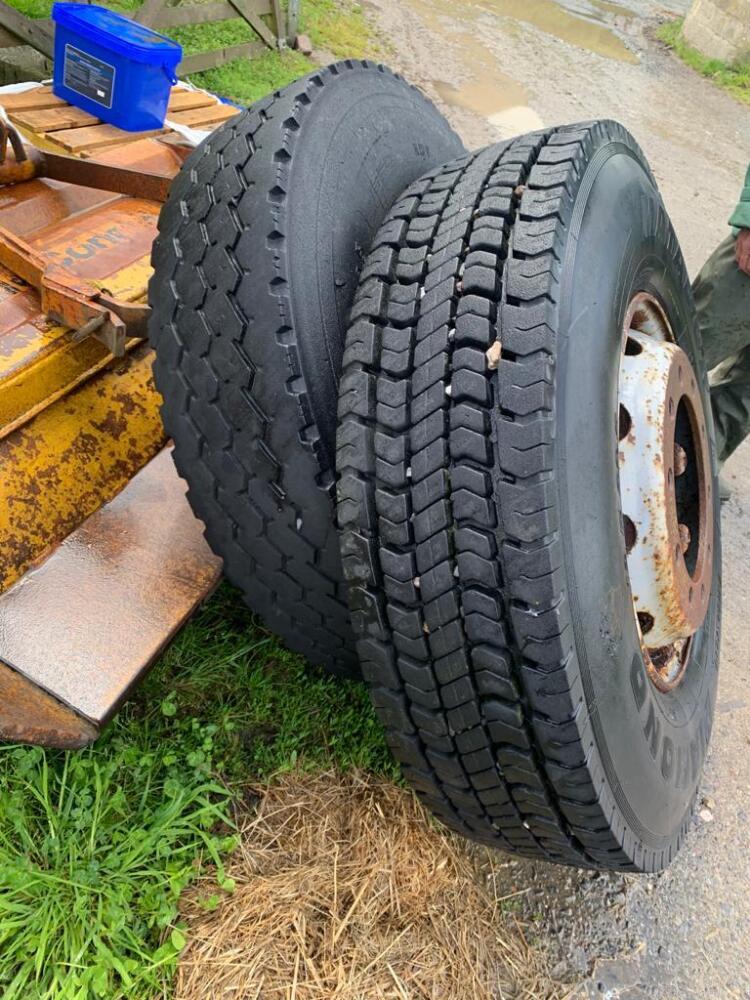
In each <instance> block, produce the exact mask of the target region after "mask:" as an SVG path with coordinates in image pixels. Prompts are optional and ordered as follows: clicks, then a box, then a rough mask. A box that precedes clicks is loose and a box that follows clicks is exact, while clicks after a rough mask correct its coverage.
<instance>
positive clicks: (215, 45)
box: [10, 0, 380, 104]
mask: <svg viewBox="0 0 750 1000" xmlns="http://www.w3.org/2000/svg"><path fill="white" fill-rule="evenodd" d="M10 2H11V4H12V6H13V7H15V8H16V9H17V10H20V11H21V12H22V13H24V14H27V15H29V16H30V17H49V16H50V11H51V9H52V0H10ZM99 2H101V0H99ZM198 2H199V3H200V2H205V0H198ZM104 6H106V7H110V8H112V10H118V11H122V12H123V13H132V11H134V10H137V9H138V7H140V6H141V0H109V2H107V3H105V4H104ZM299 30H300V31H301V32H304V33H305V34H307V35H309V36H310V39H311V41H312V43H313V45H314V46H315V48H316V49H321V50H324V51H326V52H330V53H331V55H332V56H334V57H335V58H337V59H343V58H351V59H363V58H365V57H370V58H377V57H378V55H379V54H380V48H379V46H378V44H377V42H376V41H375V39H374V38H373V35H372V32H371V30H370V27H369V25H368V24H367V21H366V20H365V16H364V14H363V12H362V7H361V5H360V4H359V3H357V2H354V0H302V3H301V13H300V24H299ZM166 33H167V34H169V35H170V36H171V37H172V38H174V39H175V41H178V42H179V43H180V45H182V48H183V50H184V52H185V55H193V54H195V53H198V52H208V51H211V50H213V49H219V48H226V47H228V46H230V45H239V44H241V43H243V42H249V41H256V40H257V37H258V36H257V35H256V34H255V32H254V31H253V30H252V28H250V26H249V25H248V24H247V23H246V22H245V21H243V20H240V19H239V18H236V19H234V20H230V21H217V22H216V23H214V24H195V25H188V26H185V27H179V28H172V29H169V30H168V31H167V32H166ZM314 68H315V67H314V65H313V64H312V63H311V62H310V60H309V59H307V58H306V57H305V56H303V55H301V54H300V53H299V52H295V51H284V52H272V51H271V50H270V49H269V50H268V51H267V52H263V53H262V54H261V55H259V56H256V57H255V58H254V59H232V60H230V61H228V62H225V63H222V64H221V65H219V66H217V67H215V68H214V69H210V70H204V71H203V72H202V73H194V74H192V76H191V77H190V79H191V81H192V82H193V83H194V84H195V85H196V86H198V87H203V88H204V89H205V90H210V91H212V92H213V93H215V94H219V95H220V96H221V97H228V98H229V99H230V100H233V101H236V102H237V103H238V104H251V103H252V102H253V101H257V100H258V99H259V98H261V97H263V96H265V95H266V94H268V93H270V92H271V91H273V90H278V89H279V88H280V87H285V86H286V85H287V84H288V83H291V82H292V81H293V80H296V79H298V78H299V77H300V76H304V75H305V74H306V73H309V72H311V71H312V70H313V69H314Z"/></svg>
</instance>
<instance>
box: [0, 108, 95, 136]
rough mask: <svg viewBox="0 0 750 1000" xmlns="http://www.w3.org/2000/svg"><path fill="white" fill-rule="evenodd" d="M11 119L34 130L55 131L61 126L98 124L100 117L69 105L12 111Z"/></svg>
mask: <svg viewBox="0 0 750 1000" xmlns="http://www.w3.org/2000/svg"><path fill="white" fill-rule="evenodd" d="M13 120H14V121H16V122H18V124H19V125H25V126H26V128H30V129H31V130H32V131H34V132H55V131H57V130H58V129H62V128H80V127H83V126H84V125H99V124H100V122H101V119H100V118H97V117H96V116H95V115H90V114H89V113H88V111H82V110H81V109H80V108H74V107H71V106H67V107H62V108H45V109H44V110H42V111H36V110H32V111H23V110H21V111H14V113H13Z"/></svg>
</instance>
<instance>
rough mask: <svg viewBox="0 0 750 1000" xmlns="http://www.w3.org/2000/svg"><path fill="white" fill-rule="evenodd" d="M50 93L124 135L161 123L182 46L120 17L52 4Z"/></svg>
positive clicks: (84, 6)
mask: <svg viewBox="0 0 750 1000" xmlns="http://www.w3.org/2000/svg"><path fill="white" fill-rule="evenodd" d="M52 18H53V20H54V22H55V69H54V79H53V87H52V89H53V92H54V93H55V94H57V96H58V97H62V98H64V99H65V100H66V101H69V102H70V104H73V105H75V106H76V107H77V108H83V110H84V111H90V112H91V114H92V115H96V116H97V118H101V119H102V121H105V122H111V123H112V124H113V125H117V126H119V128H123V129H127V131H128V132H145V131H148V130H149V129H158V128H161V126H162V125H163V124H164V118H165V116H166V113H167V104H168V103H169V90H170V87H171V86H172V84H173V83H176V79H177V78H176V77H175V71H176V69H177V65H178V63H179V62H180V60H181V59H182V48H181V47H180V46H179V45H178V44H177V42H173V41H172V39H171V38H165V36H164V35H160V34H159V33H158V32H157V31H151V29H150V28H144V27H143V25H142V24H137V23H136V22H135V21H131V20H130V19H129V18H127V17H123V16H122V15H121V14H115V13H114V12H113V11H111V10H107V9H106V8H104V7H96V6H94V5H93V4H87V3H56V4H55V5H54V7H53V8H52Z"/></svg>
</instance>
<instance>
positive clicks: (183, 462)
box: [149, 60, 463, 676]
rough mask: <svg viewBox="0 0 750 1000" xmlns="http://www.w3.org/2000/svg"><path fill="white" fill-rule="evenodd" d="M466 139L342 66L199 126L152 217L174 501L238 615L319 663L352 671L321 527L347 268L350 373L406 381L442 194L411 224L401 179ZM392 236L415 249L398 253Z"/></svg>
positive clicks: (358, 430)
mask: <svg viewBox="0 0 750 1000" xmlns="http://www.w3.org/2000/svg"><path fill="white" fill-rule="evenodd" d="M321 119H322V120H324V121H325V122H326V124H325V126H324V127H321V125H320V122H321ZM331 123H333V124H334V125H335V126H336V128H335V129H333V127H332V124H331ZM334 132H335V137H334V138H332V134H333V133H334ZM462 148H463V147H462V146H461V143H460V141H459V139H458V137H457V136H456V135H455V133H453V131H452V130H451V129H450V127H449V125H448V124H447V122H446V121H445V120H444V119H443V117H442V116H441V115H440V114H439V113H438V112H437V110H436V109H435V108H434V107H433V106H432V105H431V104H430V102H429V101H428V100H427V99H426V98H425V97H424V96H423V95H422V94H420V93H419V91H418V90H416V89H415V88H413V87H410V86H409V85H408V84H406V83H405V82H404V81H402V80H401V79H400V78H399V77H397V76H395V75H394V74H393V73H391V72H390V71H389V70H387V69H386V68H385V67H383V66H378V65H375V64H373V63H370V62H361V61H353V60H348V61H346V62H341V63H338V64H336V65H334V66H330V67H328V68H326V69H321V70H318V71H316V72H314V73H312V74H311V75H310V76H308V77H305V78H304V79H302V80H298V81H296V82H295V83H292V84H290V85H289V86H288V87H286V88H284V89H283V90H280V91H278V92H276V93H275V94H272V95H270V96H269V97H267V98H265V99H263V100H262V101H259V102H258V103H257V104H255V105H253V107H252V108H251V109H250V110H248V111H246V112H245V113H244V114H240V115H238V116H237V117H235V118H232V119H231V120H230V121H229V122H227V123H226V124H225V125H223V126H222V127H221V128H219V129H217V130H216V131H215V132H214V133H212V134H211V136H210V137H209V138H208V139H206V141H205V142H204V143H202V144H201V145H200V146H199V147H198V148H197V149H196V150H195V151H194V152H193V153H192V154H191V155H190V156H189V157H188V159H187V160H186V162H185V164H184V166H183V169H182V170H181V171H180V173H179V175H178V176H177V177H176V178H175V181H174V183H173V185H172V188H171V191H170V196H169V200H168V201H167V203H166V205H165V206H164V209H163V211H162V213H161V217H160V221H159V236H158V238H157V240H156V242H155V244H154V249H153V265H154V276H153V279H152V281H151V285H150V293H149V297H150V302H151V307H152V318H151V325H150V337H151V342H152V345H153V346H154V348H155V351H156V362H155V365H154V374H155V379H156V383H157V386H158V388H159V390H160V392H161V394H162V397H163V400H164V404H163V409H162V413H163V418H164V423H165V426H166V429H167V432H168V434H169V435H170V436H171V437H172V438H173V439H174V442H175V448H174V457H175V462H176V464H177V468H178V470H179V472H180V474H181V475H182V476H183V477H184V478H185V479H186V480H187V481H188V484H189V499H190V502H191V504H192V506H193V509H194V510H195V512H196V514H197V515H198V516H199V517H200V518H201V519H202V520H203V522H204V523H205V526H206V537H207V539H208V542H209V544H210V545H211V547H212V548H213V549H214V551H215V552H217V553H218V554H219V555H220V556H222V558H223V560H224V570H225V573H226V575H227V577H228V578H229V579H230V580H231V581H232V582H233V583H234V584H236V585H237V586H238V587H239V588H240V589H241V590H242V591H243V593H244V596H245V598H246V600H247V603H248V604H249V605H250V607H251V608H253V610H255V611H256V612H258V614H259V615H260V616H261V617H262V618H263V619H264V621H265V623H266V624H267V625H268V627H269V628H270V629H271V630H273V631H274V632H276V633H277V634H278V635H279V636H280V637H281V638H282V639H283V640H284V641H285V642H286V643H287V644H288V645H289V646H290V647H291V648H292V649H294V650H296V651H298V652H300V653H303V654H304V655H305V656H306V657H307V658H308V659H309V660H310V661H311V662H313V663H315V664H319V665H321V666H323V667H325V668H326V669H328V670H330V671H332V672H334V673H339V674H343V675H355V676H356V675H357V674H358V673H359V666H358V661H357V657H356V655H355V653H354V648H353V640H352V636H351V631H350V626H349V620H348V619H349V615H348V609H347V605H346V598H345V592H344V583H343V573H342V566H341V557H340V553H339V546H338V539H337V534H336V529H335V523H334V521H335V518H334V468H333V459H334V450H335V443H334V438H335V414H336V402H335V401H336V398H337V394H336V388H337V381H338V376H339V371H340V365H341V358H342V351H343V350H344V344H343V341H344V333H345V324H346V322H347V314H348V312H349V307H350V305H351V303H352V299H353V297H354V292H355V288H356V286H357V280H358V277H359V276H361V291H360V295H359V297H358V298H357V302H356V303H355V305H354V309H353V310H352V314H351V318H352V321H353V323H354V324H355V326H356V332H354V333H353V334H352V336H351V338H350V340H349V343H348V345H347V346H346V349H345V352H344V353H345V354H346V358H345V361H346V364H347V366H351V365H355V364H358V365H366V364H372V363H373V362H374V361H375V358H376V357H377V358H379V359H380V360H381V361H382V364H383V368H384V371H388V372H389V373H390V375H391V377H392V378H395V379H396V380H398V379H400V378H402V377H403V374H404V373H405V371H406V366H407V364H408V361H409V353H410V351H409V346H408V345H409V343H410V341H411V339H412V336H413V334H412V332H411V331H410V330H409V328H408V325H409V323H411V322H413V320H414V317H415V315H416V312H417V306H416V300H415V294H414V292H415V289H416V288H417V283H418V282H419V281H421V280H422V278H423V276H424V272H425V268H426V257H427V245H426V243H425V240H426V239H427V236H428V234H430V233H431V232H432V228H434V226H435V225H436V224H437V218H438V217H437V214H436V213H437V211H438V209H439V206H440V205H441V204H442V196H441V195H439V194H438V196H437V197H435V196H434V195H433V194H432V193H430V199H431V203H433V204H434V208H433V210H431V212H430V217H429V218H428V219H425V220H419V222H420V225H422V226H423V229H420V230H417V231H415V233H410V232H409V224H410V222H411V221H412V220H414V219H416V212H417V211H418V210H419V209H421V207H422V206H423V198H424V195H425V193H426V192H427V190H428V188H429V180H428V179H422V180H419V181H418V183H417V184H416V185H415V186H414V187H413V189H409V190H406V191H404V189H405V188H406V187H407V185H409V184H410V183H411V182H413V181H414V180H415V179H417V178H418V177H419V175H421V174H423V173H424V172H425V171H426V170H427V171H429V169H430V168H431V167H434V166H437V165H438V164H440V163H442V162H443V161H445V160H446V159H450V158H451V157H454V156H456V155H458V154H459V153H461V151H462ZM372 177H377V179H378V183H377V185H375V184H373V183H372ZM389 204H394V208H393V210H392V212H391V215H390V217H389V219H388V222H387V223H386V225H384V226H383V227H382V228H380V229H379V230H378V226H379V223H380V222H381V220H382V217H383V214H384V212H385V207H386V206H388V205H389ZM323 233H326V234H328V236H327V238H326V239H321V234H323ZM374 238H375V239H374ZM407 239H408V240H410V241H412V242H415V244H418V245H415V247H414V249H412V250H408V251H405V252H404V253H403V254H401V255H400V254H399V252H398V250H397V246H400V245H401V244H402V243H403V242H404V241H405V240H407ZM420 240H421V241H422V242H421V243H420V242H419V241H420ZM368 246H372V252H371V254H370V256H369V257H368V258H367V260H366V261H363V257H364V254H365V252H366V250H367V248H368ZM363 264H364V266H362V265H363ZM360 269H361V272H360ZM394 281H398V284H397V286H396V287H398V292H397V293H395V294H390V293H389V288H390V287H391V286H392V285H393V283H394ZM401 282H403V284H401ZM384 324H385V325H384ZM344 391H345V392H346V394H347V396H348V398H349V401H350V403H351V405H352V407H353V408H354V409H355V410H356V411H357V412H358V413H359V414H360V415H361V417H362V418H363V419H371V418H372V416H373V415H374V413H375V411H376V409H377V408H378V407H382V415H383V420H384V421H385V422H388V425H389V426H390V427H391V428H392V429H399V428H400V427H401V426H402V425H403V398H400V399H396V398H394V397H393V395H392V394H389V393H387V392H386V391H385V384H384V383H382V384H380V385H379V384H378V382H377V381H376V380H375V379H372V380H367V379H364V380H363V379H362V378H360V377H358V376H356V375H355V376H354V377H353V378H351V379H350V380H348V381H347V383H346V385H345V387H344ZM379 412H380V411H379ZM365 432H366V431H365V428H364V427H356V426H353V425H352V426H351V427H350V435H349V439H348V443H347V445H346V448H347V449H348V450H349V451H351V452H353V453H356V452H358V451H361V449H362V437H363V435H364V434H365ZM398 449H399V445H398V442H396V441H395V440H394V443H393V448H390V449H388V448H386V449H384V450H383V452H382V454H380V455H379V457H378V460H377V463H376V462H375V459H373V461H372V464H371V466H370V467H368V469H367V472H368V473H370V474H372V473H373V472H374V471H375V467H376V464H377V470H378V474H379V475H382V476H383V477H384V479H385V480H388V479H389V478H390V479H391V480H392V481H393V484H394V486H395V485H399V484H400V483H401V481H402V470H401V469H400V465H399V457H398ZM352 489H353V491H354V492H356V489H357V487H356V485H355V484H352ZM344 516H345V515H344Z"/></svg>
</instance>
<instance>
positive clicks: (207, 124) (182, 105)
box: [0, 84, 238, 157]
mask: <svg viewBox="0 0 750 1000" xmlns="http://www.w3.org/2000/svg"><path fill="white" fill-rule="evenodd" d="M0 105H1V106H2V107H3V108H4V109H5V111H6V112H7V114H8V116H9V118H10V119H11V121H12V122H13V124H14V125H17V126H18V127H19V128H20V129H21V130H22V131H23V132H25V133H27V134H28V135H30V136H31V137H33V141H34V142H35V143H36V144H37V145H41V146H47V148H49V149H53V148H57V149H58V150H59V151H61V152H65V153H68V154H71V155H73V156H82V157H94V156H95V157H99V156H100V155H101V154H102V153H104V152H106V151H110V150H115V149H117V148H118V147H122V146H126V145H130V144H133V143H136V142H139V141H141V140H143V139H151V138H156V137H160V138H163V137H167V136H169V135H170V134H171V135H173V136H175V137H176V138H177V133H175V132H173V131H172V130H171V129H169V128H162V129H155V130H153V131H150V132H125V131H123V130H122V129H120V128H117V127H116V126H114V125H108V124H106V123H105V122H102V121H101V119H99V118H97V117H95V116H94V115H92V114H89V112H88V111H82V110H81V109H80V108H75V107H73V106H72V105H71V104H68V102H67V101H64V100H63V99H62V98H60V97H56V96H55V95H54V94H53V93H52V88H51V87H49V86H42V87H34V88H33V89H32V90H26V91H23V92H22V93H18V94H2V93H0ZM237 113H238V112H237V108H233V107H232V106H231V105H229V104H221V103H220V102H218V101H217V100H215V99H214V98H213V97H211V96H210V95H209V94H204V93H201V92H199V91H195V90H189V89H187V88H186V87H184V86H181V85H180V84H177V86H175V87H173V88H172V93H171V96H170V99H169V110H168V112H167V117H168V118H169V119H170V120H172V121H174V122H176V123H177V124H179V125H187V126H189V127H190V128H195V129H200V130H205V131H208V132H210V131H211V130H212V129H214V128H216V127H217V125H220V124H221V123H222V122H224V121H226V120H227V119H228V118H233V117H234V115H236V114H237Z"/></svg>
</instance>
